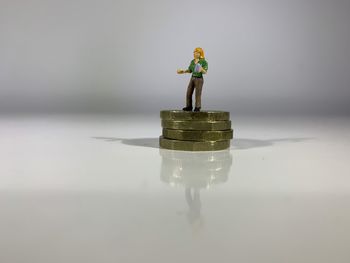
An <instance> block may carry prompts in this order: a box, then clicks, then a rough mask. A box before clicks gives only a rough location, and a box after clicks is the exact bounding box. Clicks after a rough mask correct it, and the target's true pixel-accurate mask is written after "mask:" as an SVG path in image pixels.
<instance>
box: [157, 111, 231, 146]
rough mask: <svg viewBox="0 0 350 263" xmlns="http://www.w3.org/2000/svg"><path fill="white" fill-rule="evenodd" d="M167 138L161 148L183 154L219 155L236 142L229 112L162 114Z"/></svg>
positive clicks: (163, 140)
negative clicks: (216, 152) (195, 152)
mask: <svg viewBox="0 0 350 263" xmlns="http://www.w3.org/2000/svg"><path fill="white" fill-rule="evenodd" d="M160 118H161V120H162V128H163V134H162V135H161V136H160V137H159V145H160V147H161V148H165V149H171V150H182V151H218V150H224V149H227V148H229V147H230V139H232V138H233V130H232V129H231V121H230V113H229V112H227V111H200V112H192V111H180V110H163V111H161V112H160Z"/></svg>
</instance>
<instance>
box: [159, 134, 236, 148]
mask: <svg viewBox="0 0 350 263" xmlns="http://www.w3.org/2000/svg"><path fill="white" fill-rule="evenodd" d="M159 146H160V147H161V148H165V149H169V150H178V151H220V150H224V149H227V148H230V140H224V141H204V142H197V141H182V140H171V139H166V138H164V137H163V136H159Z"/></svg>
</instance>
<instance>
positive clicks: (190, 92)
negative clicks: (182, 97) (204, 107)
mask: <svg viewBox="0 0 350 263" xmlns="http://www.w3.org/2000/svg"><path fill="white" fill-rule="evenodd" d="M193 79H194V78H191V79H190V82H189V83H188V87H187V93H186V107H191V108H192V95H193V90H194V85H195V83H194V80H193Z"/></svg>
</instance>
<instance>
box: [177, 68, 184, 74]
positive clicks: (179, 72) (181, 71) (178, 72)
mask: <svg viewBox="0 0 350 263" xmlns="http://www.w3.org/2000/svg"><path fill="white" fill-rule="evenodd" d="M183 73H185V71H184V70H183V69H178V70H177V74H183Z"/></svg>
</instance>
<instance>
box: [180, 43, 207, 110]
mask: <svg viewBox="0 0 350 263" xmlns="http://www.w3.org/2000/svg"><path fill="white" fill-rule="evenodd" d="M193 56H194V59H193V60H192V61H191V63H190V65H189V66H188V69H186V70H184V69H178V70H177V73H178V74H183V73H192V77H191V79H190V82H189V84H188V87H187V93H186V107H185V108H183V110H184V111H192V95H193V90H194V89H196V93H195V96H196V104H195V108H194V111H200V108H201V95H202V87H203V83H204V79H203V74H206V73H207V70H208V62H207V61H206V60H205V58H204V51H203V49H202V48H200V47H197V48H196V49H195V50H194V51H193Z"/></svg>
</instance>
